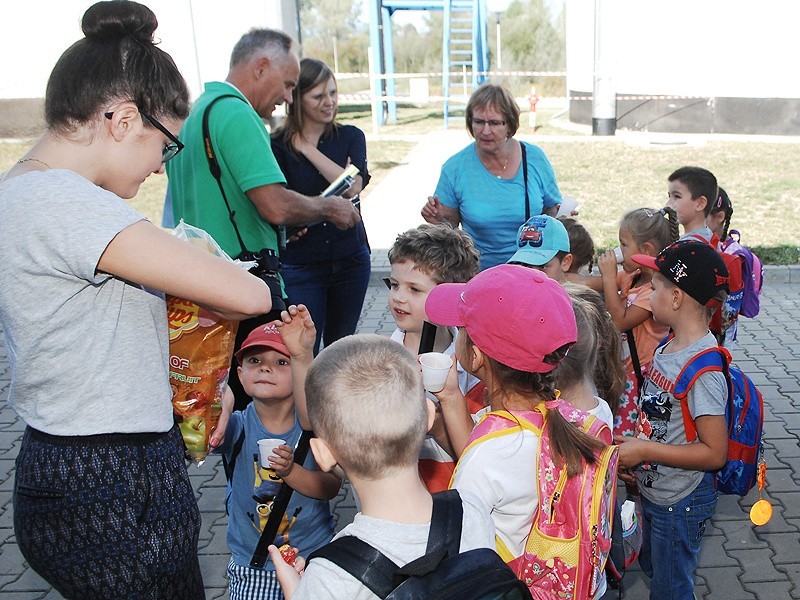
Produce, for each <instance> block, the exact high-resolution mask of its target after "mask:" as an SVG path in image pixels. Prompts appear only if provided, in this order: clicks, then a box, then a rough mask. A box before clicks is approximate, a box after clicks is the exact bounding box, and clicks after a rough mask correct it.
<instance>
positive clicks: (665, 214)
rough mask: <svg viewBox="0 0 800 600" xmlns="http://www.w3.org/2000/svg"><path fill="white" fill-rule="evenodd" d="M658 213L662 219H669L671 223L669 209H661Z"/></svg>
mask: <svg viewBox="0 0 800 600" xmlns="http://www.w3.org/2000/svg"><path fill="white" fill-rule="evenodd" d="M658 212H659V214H660V215H661V216H662V217H664V218H665V219H667V220H668V221H669V213H667V209H666V208H659V209H658Z"/></svg>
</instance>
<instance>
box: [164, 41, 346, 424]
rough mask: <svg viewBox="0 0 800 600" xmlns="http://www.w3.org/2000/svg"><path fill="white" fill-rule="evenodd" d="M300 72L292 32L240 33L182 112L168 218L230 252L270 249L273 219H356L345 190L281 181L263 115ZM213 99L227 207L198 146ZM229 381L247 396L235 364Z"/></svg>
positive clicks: (212, 131)
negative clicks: (311, 191) (320, 191)
mask: <svg viewBox="0 0 800 600" xmlns="http://www.w3.org/2000/svg"><path fill="white" fill-rule="evenodd" d="M299 73H300V63H299V60H298V58H297V54H296V52H295V49H294V42H293V41H292V38H290V37H289V36H287V35H286V34H285V33H283V32H280V31H275V30H271V29H253V30H251V31H249V32H248V33H246V34H245V35H244V36H243V37H242V38H241V39H240V40H239V42H238V43H237V44H236V46H235V47H234V49H233V52H232V53H231V65H230V70H229V72H228V76H227V78H226V80H225V81H214V82H210V83H207V84H206V86H205V91H204V92H203V94H202V95H201V96H200V97H199V98H198V99H197V101H196V102H195V104H194V106H193V108H192V111H191V113H190V115H189V118H188V119H186V122H185V123H184V125H183V128H182V129H181V132H180V135H179V137H180V140H181V141H182V142H183V143H184V144H186V149H185V150H184V151H183V152H181V153H179V154H178V155H176V157H175V158H174V159H173V160H171V161H170V162H169V163H167V175H168V177H169V186H170V193H171V198H172V199H171V202H172V210H173V215H174V220H175V222H178V220H180V219H183V220H184V221H185V222H186V223H188V224H189V225H194V226H196V227H200V228H201V229H204V230H205V231H207V232H208V233H209V234H211V236H212V237H213V238H214V239H215V240H216V241H217V243H219V245H220V246H221V247H222V249H223V250H225V252H227V253H228V254H229V255H230V256H232V257H236V256H239V255H240V254H241V253H242V251H243V250H244V249H246V250H248V251H250V252H260V251H262V250H271V251H272V252H274V253H275V255H277V253H278V244H279V240H278V232H277V227H276V226H278V225H298V226H303V225H308V224H311V223H319V222H321V221H329V222H331V223H333V224H334V225H335V226H336V227H339V228H340V229H347V228H349V227H353V226H354V225H355V224H356V223H357V222H358V221H359V220H360V217H359V214H358V212H357V211H356V209H355V208H354V207H353V205H352V203H351V202H350V200H348V199H346V198H341V197H333V198H323V197H320V196H317V197H309V196H303V195H302V194H298V193H297V192H293V191H290V190H287V189H286V188H285V187H284V185H285V183H286V179H285V178H284V176H283V173H281V170H280V168H279V167H278V163H277V162H276V160H275V157H274V155H273V154H272V147H271V144H270V139H269V134H268V133H267V130H266V128H265V127H264V123H263V121H262V118H268V117H270V116H271V115H272V112H273V111H274V110H275V107H276V106H277V105H279V104H283V102H291V101H292V89H293V88H294V87H295V85H297V78H298V76H299ZM212 102H213V106H212V107H211V109H210V111H209V113H208V134H209V139H210V141H211V146H212V147H213V150H214V154H215V155H216V158H217V161H218V163H219V169H220V183H221V185H222V189H223V190H224V191H225V199H227V202H228V205H229V206H230V211H229V209H228V207H227V206H226V204H225V199H223V195H222V193H221V192H220V184H219V183H217V180H216V179H215V178H214V176H213V175H212V173H211V170H210V168H209V162H208V158H207V157H206V153H205V144H204V135H203V117H204V114H205V112H206V109H207V108H208V107H209V105H211V103H212ZM231 214H233V218H232V217H231ZM232 221H233V222H232ZM234 223H235V225H234ZM237 231H238V235H237ZM239 237H241V242H240V241H239ZM242 246H244V248H243V247H242ZM277 316H278V315H275V314H270V315H266V316H264V317H261V318H257V319H256V320H248V321H245V322H243V323H241V325H240V326H239V335H238V336H237V344H236V347H237V348H238V346H239V344H240V343H241V341H242V340H243V339H244V338H245V337H246V336H247V334H248V333H250V331H252V329H253V328H254V327H255V326H256V325H258V324H260V323H263V322H266V321H270V320H272V319H274V318H277ZM230 384H231V389H232V390H233V391H234V394H235V395H236V400H237V402H236V406H237V408H239V407H240V406H241V405H243V404H244V403H245V402H247V401H249V398H248V397H247V396H246V394H244V392H243V390H242V389H241V387H240V385H239V382H238V378H237V377H236V369H235V365H234V368H232V369H231V373H230Z"/></svg>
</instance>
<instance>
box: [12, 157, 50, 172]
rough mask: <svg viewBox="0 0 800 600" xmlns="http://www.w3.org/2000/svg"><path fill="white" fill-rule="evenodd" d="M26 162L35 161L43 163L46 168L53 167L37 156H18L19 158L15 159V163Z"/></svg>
mask: <svg viewBox="0 0 800 600" xmlns="http://www.w3.org/2000/svg"><path fill="white" fill-rule="evenodd" d="M26 162H37V163H39V164H41V165H44V166H45V167H47V168H48V169H52V168H53V167H51V166H50V165H48V164H47V163H46V162H44V161H43V160H39V159H38V158H34V157H32V156H31V157H30V158H20V159H19V160H18V161H17V164H18V165H21V164H22V163H26Z"/></svg>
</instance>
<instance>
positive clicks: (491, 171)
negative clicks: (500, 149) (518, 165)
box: [486, 153, 511, 179]
mask: <svg viewBox="0 0 800 600" xmlns="http://www.w3.org/2000/svg"><path fill="white" fill-rule="evenodd" d="M510 155H511V153H509V154H507V155H506V158H505V160H504V161H503V167H502V168H501V169H500V172H499V173H498V172H496V171H494V170H489V168H488V167H487V169H486V170H487V171H489V172H490V173H491V174H492V175H494V176H495V177H497V178H498V179H502V178H503V175H504V174H505V172H506V167H507V166H508V159H509V156H510Z"/></svg>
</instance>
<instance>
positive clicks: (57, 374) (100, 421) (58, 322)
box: [0, 169, 172, 436]
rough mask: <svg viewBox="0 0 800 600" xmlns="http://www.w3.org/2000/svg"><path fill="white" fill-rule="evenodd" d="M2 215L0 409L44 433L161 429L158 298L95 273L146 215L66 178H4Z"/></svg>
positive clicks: (163, 395)
mask: <svg viewBox="0 0 800 600" xmlns="http://www.w3.org/2000/svg"><path fill="white" fill-rule="evenodd" d="M0 207H2V211H3V217H2V219H0V256H1V257H2V261H3V268H2V269H0V320H1V321H2V324H3V331H4V335H5V343H6V348H7V349H8V358H9V363H10V365H11V387H10V391H9V395H8V402H9V404H10V405H11V406H12V407H13V408H14V409H15V410H16V411H17V413H19V415H20V416H21V417H22V419H23V420H24V421H25V422H26V423H27V424H28V425H30V426H31V427H33V428H35V429H38V430H40V431H44V432H45V433H49V434H53V435H63V436H74V435H92V434H101V433H138V432H163V431H167V430H169V429H170V427H171V426H172V406H171V403H170V398H171V397H172V394H171V391H170V387H169V371H168V360H169V338H168V329H167V315H166V305H165V302H164V296H163V294H161V293H160V292H153V291H149V290H146V289H143V288H142V287H141V286H139V285H135V284H131V283H128V282H125V281H123V280H121V279H118V278H116V277H112V276H110V275H108V274H105V273H98V272H97V271H96V269H97V263H98V261H99V260H100V257H101V255H102V254H103V252H104V251H105V249H106V247H107V246H108V244H109V243H110V242H111V240H113V239H114V237H115V236H116V235H117V234H118V233H119V232H120V231H122V230H123V229H125V228H127V227H129V226H130V225H132V224H134V223H137V222H138V221H140V220H142V219H144V218H145V217H144V216H143V215H141V214H139V213H138V212H136V211H135V210H134V209H133V208H131V207H130V206H128V205H127V204H126V203H125V202H124V201H123V200H122V199H121V198H119V197H118V196H117V195H115V194H113V193H111V192H108V191H106V190H103V189H102V188H99V187H97V186H96V185H94V184H93V183H91V182H90V181H88V180H86V179H84V178H83V177H81V176H79V175H77V174H76V173H74V172H72V171H68V170H64V169H52V170H48V171H33V172H29V173H25V174H23V175H19V176H16V177H11V178H9V179H7V180H5V181H3V182H2V183H0ZM130 258H131V260H136V259H137V257H136V256H131V257H130Z"/></svg>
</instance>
